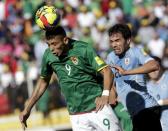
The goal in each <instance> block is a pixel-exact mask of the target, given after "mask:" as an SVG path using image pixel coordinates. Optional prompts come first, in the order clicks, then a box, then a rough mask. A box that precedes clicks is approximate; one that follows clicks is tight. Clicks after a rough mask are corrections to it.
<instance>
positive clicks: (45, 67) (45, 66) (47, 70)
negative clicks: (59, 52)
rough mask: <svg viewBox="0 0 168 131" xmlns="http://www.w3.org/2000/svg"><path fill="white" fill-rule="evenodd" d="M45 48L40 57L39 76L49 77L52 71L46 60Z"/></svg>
mask: <svg viewBox="0 0 168 131" xmlns="http://www.w3.org/2000/svg"><path fill="white" fill-rule="evenodd" d="M47 54H48V53H47V50H46V51H45V53H44V55H43V59H42V65H41V75H40V77H41V78H47V77H50V76H51V75H52V73H53V71H52V68H51V66H50V65H49V64H48V61H47Z"/></svg>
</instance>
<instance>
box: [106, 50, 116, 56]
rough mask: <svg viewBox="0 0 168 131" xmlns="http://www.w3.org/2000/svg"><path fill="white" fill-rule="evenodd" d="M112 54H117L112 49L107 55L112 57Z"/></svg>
mask: <svg viewBox="0 0 168 131" xmlns="http://www.w3.org/2000/svg"><path fill="white" fill-rule="evenodd" d="M112 56H115V53H114V51H111V52H110V53H109V54H108V55H107V57H112Z"/></svg>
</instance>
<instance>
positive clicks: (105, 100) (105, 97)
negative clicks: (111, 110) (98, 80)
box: [95, 66, 114, 112]
mask: <svg viewBox="0 0 168 131" xmlns="http://www.w3.org/2000/svg"><path fill="white" fill-rule="evenodd" d="M100 73H101V74H102V75H103V77H104V85H103V92H102V96H101V97H99V98H97V99H96V100H95V103H96V112H97V111H99V110H102V109H103V107H104V105H107V104H109V94H110V89H111V87H112V83H113V78H114V76H113V74H112V72H111V69H110V67H109V66H105V67H104V68H102V70H100Z"/></svg>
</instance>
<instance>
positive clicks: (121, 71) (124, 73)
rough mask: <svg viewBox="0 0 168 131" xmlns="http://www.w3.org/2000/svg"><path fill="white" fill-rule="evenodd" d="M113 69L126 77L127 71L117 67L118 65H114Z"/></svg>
mask: <svg viewBox="0 0 168 131" xmlns="http://www.w3.org/2000/svg"><path fill="white" fill-rule="evenodd" d="M111 67H112V68H115V69H116V70H117V71H118V73H119V74H121V75H126V70H124V69H123V68H122V67H120V66H117V65H112V66H111Z"/></svg>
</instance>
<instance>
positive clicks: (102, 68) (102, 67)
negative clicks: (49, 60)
mask: <svg viewBox="0 0 168 131" xmlns="http://www.w3.org/2000/svg"><path fill="white" fill-rule="evenodd" d="M107 66H108V65H105V66H103V67H101V68H100V69H98V70H97V71H98V72H99V71H101V70H102V69H103V68H105V67H107Z"/></svg>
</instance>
